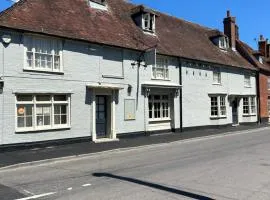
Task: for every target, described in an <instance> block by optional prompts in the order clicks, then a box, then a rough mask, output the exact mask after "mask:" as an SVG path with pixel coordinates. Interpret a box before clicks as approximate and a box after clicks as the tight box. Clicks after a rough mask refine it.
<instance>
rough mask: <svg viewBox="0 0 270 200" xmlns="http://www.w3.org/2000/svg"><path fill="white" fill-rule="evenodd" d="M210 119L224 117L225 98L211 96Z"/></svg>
mask: <svg viewBox="0 0 270 200" xmlns="http://www.w3.org/2000/svg"><path fill="white" fill-rule="evenodd" d="M210 98H211V117H214V118H218V117H226V98H225V96H224V95H223V96H220V95H215V96H211V97H210Z"/></svg>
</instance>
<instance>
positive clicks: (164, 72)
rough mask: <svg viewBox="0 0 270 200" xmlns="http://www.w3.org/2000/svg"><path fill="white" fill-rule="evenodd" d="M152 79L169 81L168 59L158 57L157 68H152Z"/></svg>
mask: <svg viewBox="0 0 270 200" xmlns="http://www.w3.org/2000/svg"><path fill="white" fill-rule="evenodd" d="M152 77H153V78H155V79H167V80H168V79H169V68H168V59H167V58H164V57H160V56H158V57H157V60H156V66H153V68H152Z"/></svg>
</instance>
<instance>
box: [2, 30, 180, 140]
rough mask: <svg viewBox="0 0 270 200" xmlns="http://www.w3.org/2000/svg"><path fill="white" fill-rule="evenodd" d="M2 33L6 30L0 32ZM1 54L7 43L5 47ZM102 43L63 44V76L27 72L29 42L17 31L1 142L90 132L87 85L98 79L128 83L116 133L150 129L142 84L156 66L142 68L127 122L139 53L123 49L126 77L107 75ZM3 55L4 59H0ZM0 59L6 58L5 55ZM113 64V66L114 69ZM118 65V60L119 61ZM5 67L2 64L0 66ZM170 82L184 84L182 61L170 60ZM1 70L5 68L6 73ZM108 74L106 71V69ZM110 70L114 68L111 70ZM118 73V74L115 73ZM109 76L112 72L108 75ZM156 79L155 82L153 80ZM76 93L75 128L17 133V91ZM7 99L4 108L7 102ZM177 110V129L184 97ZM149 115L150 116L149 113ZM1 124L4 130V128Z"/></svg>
mask: <svg viewBox="0 0 270 200" xmlns="http://www.w3.org/2000/svg"><path fill="white" fill-rule="evenodd" d="M0 35H1V32H0ZM0 47H1V48H0V50H1V51H0V53H1V56H2V55H3V54H2V53H3V52H2V49H3V46H2V44H1V46H0ZM102 52H103V51H102V47H101V46H98V45H90V44H87V43H83V42H77V41H69V40H64V42H63V68H64V74H63V75H62V74H50V73H41V72H30V71H24V70H23V67H24V45H23V36H22V34H16V33H12V43H11V44H10V45H9V46H8V47H6V48H5V49H4V54H5V74H4V76H5V88H4V93H3V94H0V102H1V104H0V105H1V106H0V113H1V116H2V115H3V119H4V120H2V119H1V121H0V127H1V129H0V134H1V137H0V144H12V143H25V142H35V141H44V140H56V139H65V138H76V137H87V136H91V124H92V122H91V119H92V105H91V90H87V88H86V85H88V84H91V83H97V82H104V83H110V84H117V85H120V86H121V87H123V88H124V89H123V90H120V91H119V96H118V100H117V101H116V116H115V121H116V133H117V134H121V133H128V132H138V131H145V130H146V127H145V116H148V113H147V111H145V108H147V105H148V101H147V98H145V97H144V95H143V91H142V87H141V84H142V83H143V82H147V81H148V82H149V81H151V66H148V67H144V66H141V67H140V68H139V74H140V75H139V76H140V80H139V82H140V85H139V95H138V97H139V98H138V107H137V110H136V120H133V121H125V120H124V99H125V98H128V99H136V92H137V66H135V67H133V66H132V65H131V63H132V62H134V60H135V59H137V58H138V56H139V53H138V52H137V53H136V52H134V51H130V50H124V51H123V56H124V61H123V66H124V70H123V73H124V79H114V78H103V76H102V75H103V74H102V70H101V69H102V68H101V63H102V57H103V56H102ZM1 56H0V57H1ZM0 63H2V60H1V58H0ZM113 63H115V61H114V62H112V66H111V67H112V69H114V66H113ZM116 64H117V65H118V66H119V63H116ZM0 70H1V68H0ZM169 71H170V80H169V81H166V82H169V83H170V82H171V83H176V84H179V68H178V61H177V59H175V58H171V59H170V66H169ZM1 72H2V71H0V73H1ZM103 73H104V72H103ZM108 73H109V72H108ZM114 73H115V74H117V73H116V72H115V71H114ZM106 75H108V74H106ZM153 82H155V81H154V80H153ZM128 84H130V85H131V86H132V92H131V95H130V96H128V93H127V88H128ZM24 90H28V91H33V92H38V91H55V92H57V91H61V92H63V91H67V92H69V91H71V93H72V94H71V128H70V129H65V130H57V131H41V132H33V133H16V132H15V126H16V117H15V94H14V92H18V91H24ZM3 99H4V102H5V104H4V110H1V109H2V102H3ZM173 102H174V104H175V105H174V107H175V110H176V112H174V118H175V123H174V125H173V126H172V128H180V101H179V96H178V97H177V98H175V99H174V100H173ZM145 113H146V114H145ZM2 128H3V130H4V132H2Z"/></svg>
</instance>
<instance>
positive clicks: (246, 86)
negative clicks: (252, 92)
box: [244, 85, 252, 88]
mask: <svg viewBox="0 0 270 200" xmlns="http://www.w3.org/2000/svg"><path fill="white" fill-rule="evenodd" d="M244 87H245V88H252V87H251V86H248V85H245V86H244Z"/></svg>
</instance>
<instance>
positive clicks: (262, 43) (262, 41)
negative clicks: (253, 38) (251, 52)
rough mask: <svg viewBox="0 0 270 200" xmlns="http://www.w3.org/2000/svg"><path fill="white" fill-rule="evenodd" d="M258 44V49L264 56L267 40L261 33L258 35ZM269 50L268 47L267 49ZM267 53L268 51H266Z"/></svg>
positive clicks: (265, 54) (265, 55)
mask: <svg viewBox="0 0 270 200" xmlns="http://www.w3.org/2000/svg"><path fill="white" fill-rule="evenodd" d="M258 46H259V51H260V53H261V54H262V55H263V56H264V57H267V46H269V45H267V40H266V39H264V37H263V35H260V39H259V43H258ZM268 51H269V49H268ZM268 54H269V53H268Z"/></svg>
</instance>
